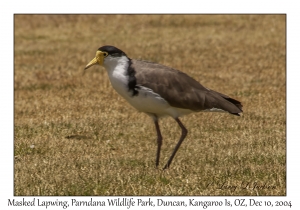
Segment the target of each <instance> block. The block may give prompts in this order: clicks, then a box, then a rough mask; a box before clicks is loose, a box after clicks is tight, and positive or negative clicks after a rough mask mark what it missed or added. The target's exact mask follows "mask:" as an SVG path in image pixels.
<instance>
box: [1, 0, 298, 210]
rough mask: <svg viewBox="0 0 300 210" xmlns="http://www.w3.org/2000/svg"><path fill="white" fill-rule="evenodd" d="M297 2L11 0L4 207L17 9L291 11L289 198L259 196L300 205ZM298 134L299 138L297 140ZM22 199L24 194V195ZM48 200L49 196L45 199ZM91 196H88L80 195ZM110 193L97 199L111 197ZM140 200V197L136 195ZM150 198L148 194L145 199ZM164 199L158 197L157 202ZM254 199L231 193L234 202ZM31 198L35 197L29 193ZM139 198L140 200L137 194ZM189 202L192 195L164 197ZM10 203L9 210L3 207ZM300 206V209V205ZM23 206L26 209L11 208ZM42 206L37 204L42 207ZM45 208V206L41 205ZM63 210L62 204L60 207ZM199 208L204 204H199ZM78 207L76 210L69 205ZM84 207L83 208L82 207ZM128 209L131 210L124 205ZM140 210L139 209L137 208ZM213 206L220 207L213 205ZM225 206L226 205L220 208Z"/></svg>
mask: <svg viewBox="0 0 300 210" xmlns="http://www.w3.org/2000/svg"><path fill="white" fill-rule="evenodd" d="M297 6H298V4H297V3H296V1H275V0H273V1H270V0H268V1H262V0H260V1H257V0H252V1H237V0H234V1H222V0H215V1H196V0H194V1H189V0H185V1H172V2H170V1H165V2H164V1H158V0H154V1H153V0H152V1H129V0H127V1H126V0H123V1H121V0H113V1H108V0H101V1H99V0H98V1H71V2H70V1H65V2H63V1H57V0H54V1H36V0H31V1H30V0H27V1H10V2H9V3H7V2H5V4H4V3H2V5H1V9H0V10H1V13H0V14H1V19H0V21H1V32H0V41H1V45H0V46H1V51H0V52H1V64H2V65H1V70H0V91H1V93H0V96H1V103H0V106H1V107H0V116H1V121H0V122H1V124H0V131H1V133H0V139H1V144H2V145H1V147H0V149H1V151H0V154H1V158H0V161H1V173H0V174H1V175H0V176H1V179H0V180H1V183H0V186H1V187H0V188H1V190H0V198H1V203H0V207H1V209H7V208H8V207H7V205H8V199H9V198H10V199H12V198H13V155H12V152H13V103H14V102H13V36H14V34H13V14H15V13H64V14H65V13H123V14H125V13H152V14H153V13H197V14H199V13H202V14H207V13H210V14H217V13H264V14H265V13H281V14H283V13H286V14H287V151H288V152H287V160H288V164H287V196H286V197H285V196H282V197H254V199H255V200H270V201H275V200H286V201H289V200H291V201H292V204H293V206H292V208H293V209H300V208H299V207H300V205H299V198H298V197H299V195H298V196H297V194H299V193H297V192H299V190H300V185H299V177H300V176H299V175H300V173H299V172H300V171H299V151H300V148H299V142H300V139H299V137H298V135H297V134H298V133H297V129H299V127H300V126H299V123H298V121H299V112H298V111H297V110H298V109H299V107H300V101H299V99H298V97H299V95H300V94H299V91H300V87H299V81H298V80H299V72H300V68H299V59H300V53H299V49H300V45H299V42H300V41H299V40H300V29H299V26H300V24H299V22H300V16H299V11H298V10H299V9H298V10H297V8H298V7H297ZM297 137H298V138H297ZM19 198H20V197H19ZM41 198H45V197H41ZM56 198H58V199H62V200H71V199H72V197H49V199H48V198H46V199H47V200H56ZM75 198H77V199H79V198H81V199H82V200H86V199H87V197H75ZM107 198H108V197H96V199H100V200H101V199H107ZM135 198H136V197H135ZM144 198H145V197H144ZM158 198H159V197H152V199H154V200H156V199H158ZM200 198H201V199H203V200H224V199H225V198H227V197H200ZM244 198H245V199H251V197H228V199H230V200H235V199H244ZM26 199H31V197H27V198H26ZM136 199H137V198H136ZM164 199H168V200H185V199H187V200H188V199H189V198H188V197H164ZM3 207H6V208H3ZM297 207H298V208H297ZM10 208H20V207H10ZM36 208H37V207H36ZM39 208H43V209H45V207H39ZM59 208H60V209H62V208H61V207H59ZM196 208H199V207H196ZM68 209H72V208H68ZM77 209H78V208H77ZM123 209H125V208H124V207H123ZM136 209H137V208H136ZM208 209H216V208H213V207H209V208H208ZM218 209H220V208H218Z"/></svg>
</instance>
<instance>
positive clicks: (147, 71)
mask: <svg viewBox="0 0 300 210" xmlns="http://www.w3.org/2000/svg"><path fill="white" fill-rule="evenodd" d="M94 65H100V66H102V67H104V68H105V69H106V71H107V74H108V78H109V80H110V83H111V85H112V87H113V88H114V89H115V90H116V92H117V93H118V94H119V95H121V96H122V97H123V98H124V99H125V100H127V102H129V104H130V105H132V106H133V107H134V108H136V109H137V110H138V111H140V112H144V113H146V114H147V115H149V116H150V117H151V118H152V120H153V122H154V125H155V129H156V135H157V151H156V162H155V165H156V168H157V167H158V166H159V159H160V151H161V146H162V140H163V137H162V135H161V131H160V127H159V119H160V118H162V117H168V116H169V117H172V118H173V119H174V120H175V121H176V122H177V124H178V125H179V127H180V128H181V136H180V138H179V141H178V143H177V144H176V146H175V148H174V150H173V152H172V154H171V156H170V158H169V159H168V161H167V163H166V164H165V166H164V168H163V170H165V169H168V168H169V167H170V165H171V163H172V160H173V158H174V157H175V155H176V153H177V151H178V149H179V147H180V145H181V144H182V142H183V140H184V139H185V138H186V136H187V134H188V130H187V129H186V127H185V126H184V125H183V123H182V122H181V120H180V119H179V117H181V116H183V115H187V114H190V113H193V112H200V111H206V112H227V113H230V114H233V115H236V116H241V115H242V112H243V110H242V107H243V105H242V103H241V102H240V101H238V100H236V99H233V98H231V97H229V96H227V95H225V94H222V93H219V92H217V91H214V90H211V89H209V88H206V87H204V86H203V85H201V84H200V83H199V82H198V81H196V80H195V79H193V78H192V77H190V76H188V75H187V74H186V73H184V72H182V71H179V70H176V69H174V68H171V67H168V66H165V65H162V64H158V63H154V62H150V61H144V60H136V59H131V58H129V57H128V56H127V54H126V53H125V52H123V51H122V50H120V49H118V48H117V47H115V46H111V45H104V46H102V47H100V48H99V49H98V50H96V56H95V58H94V59H92V60H91V61H90V62H89V63H88V64H87V65H86V66H85V68H84V70H87V69H88V68H90V67H92V66H94ZM84 72H85V71H84Z"/></svg>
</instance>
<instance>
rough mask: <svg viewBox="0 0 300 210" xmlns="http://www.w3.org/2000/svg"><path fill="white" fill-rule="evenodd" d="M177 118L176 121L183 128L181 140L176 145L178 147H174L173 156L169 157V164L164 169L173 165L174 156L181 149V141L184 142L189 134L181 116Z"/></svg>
mask: <svg viewBox="0 0 300 210" xmlns="http://www.w3.org/2000/svg"><path fill="white" fill-rule="evenodd" d="M175 120H176V122H177V123H178V125H179V126H180V128H181V137H180V139H179V141H178V143H177V145H176V147H175V149H174V151H173V153H172V155H171V157H170V158H169V160H168V162H167V164H166V165H165V167H164V170H165V169H167V168H169V166H170V165H171V163H172V160H173V158H174V156H175V154H176V152H177V150H178V149H179V147H180V145H181V143H182V142H183V140H184V138H185V137H186V135H187V133H188V131H187V129H186V128H185V127H184V125H183V124H182V122H181V121H180V120H179V118H175Z"/></svg>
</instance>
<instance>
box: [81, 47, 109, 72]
mask: <svg viewBox="0 0 300 210" xmlns="http://www.w3.org/2000/svg"><path fill="white" fill-rule="evenodd" d="M103 61H104V53H103V52H102V51H100V50H98V51H97V52H96V56H95V58H94V59H93V60H91V61H90V62H89V63H88V64H87V65H86V67H85V68H84V70H87V69H88V68H90V67H91V66H93V65H96V64H98V65H100V66H103Z"/></svg>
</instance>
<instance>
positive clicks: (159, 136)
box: [154, 119, 162, 167]
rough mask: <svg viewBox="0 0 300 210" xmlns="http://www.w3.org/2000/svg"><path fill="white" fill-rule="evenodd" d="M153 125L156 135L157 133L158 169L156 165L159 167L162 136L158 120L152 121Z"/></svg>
mask: <svg viewBox="0 0 300 210" xmlns="http://www.w3.org/2000/svg"><path fill="white" fill-rule="evenodd" d="M154 124H155V129H156V133H157V153H156V167H158V165H159V157H160V148H161V145H162V135H161V133H160V129H159V124H158V119H155V120H154Z"/></svg>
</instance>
